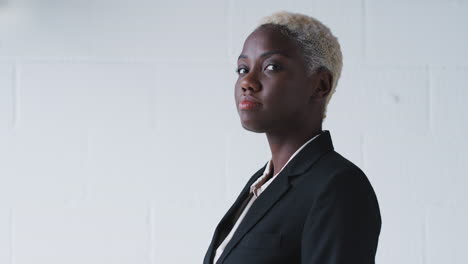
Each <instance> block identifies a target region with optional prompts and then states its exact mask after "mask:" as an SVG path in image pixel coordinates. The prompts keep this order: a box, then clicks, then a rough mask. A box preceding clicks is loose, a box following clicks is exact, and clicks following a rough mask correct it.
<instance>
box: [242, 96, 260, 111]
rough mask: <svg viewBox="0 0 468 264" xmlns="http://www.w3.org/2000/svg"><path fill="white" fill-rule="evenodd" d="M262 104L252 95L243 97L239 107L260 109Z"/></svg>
mask: <svg viewBox="0 0 468 264" xmlns="http://www.w3.org/2000/svg"><path fill="white" fill-rule="evenodd" d="M260 106H261V104H260V103H259V102H258V101H257V100H256V99H255V98H253V97H252V96H248V95H247V96H244V97H242V101H240V103H239V108H240V109H241V110H255V109H258V108H259V107H260Z"/></svg>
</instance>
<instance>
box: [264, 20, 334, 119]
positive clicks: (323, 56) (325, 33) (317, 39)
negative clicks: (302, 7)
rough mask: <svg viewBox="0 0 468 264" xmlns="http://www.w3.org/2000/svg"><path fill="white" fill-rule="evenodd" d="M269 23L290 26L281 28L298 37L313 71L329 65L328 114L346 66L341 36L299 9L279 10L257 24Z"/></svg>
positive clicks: (292, 36)
mask: <svg viewBox="0 0 468 264" xmlns="http://www.w3.org/2000/svg"><path fill="white" fill-rule="evenodd" d="M265 24H274V25H279V26H281V27H282V28H283V29H286V30H281V31H282V33H283V34H286V35H287V36H288V37H290V38H292V39H294V40H295V41H296V42H297V43H298V44H299V46H300V47H301V48H302V52H303V54H304V59H305V61H306V63H307V68H308V70H309V73H310V74H312V73H314V72H315V71H316V70H317V69H318V68H320V67H325V68H326V69H327V70H329V71H330V72H331V74H332V79H333V80H332V87H331V90H330V93H329V94H328V96H327V98H326V101H325V106H324V109H323V118H325V117H326V112H327V106H328V102H329V101H330V99H331V97H332V95H333V93H335V90H336V85H337V84H338V80H339V78H340V75H341V69H342V67H343V56H342V54H341V49H340V44H339V43H338V39H337V38H336V37H335V36H334V35H333V34H332V33H331V31H330V29H329V28H328V27H327V26H325V25H324V24H322V23H321V22H320V21H318V20H317V19H315V18H313V17H310V16H306V15H303V14H299V13H292V12H287V11H280V12H276V13H274V14H272V15H270V16H266V17H264V18H262V19H261V20H260V21H259V23H258V25H257V28H258V27H260V26H263V25H265Z"/></svg>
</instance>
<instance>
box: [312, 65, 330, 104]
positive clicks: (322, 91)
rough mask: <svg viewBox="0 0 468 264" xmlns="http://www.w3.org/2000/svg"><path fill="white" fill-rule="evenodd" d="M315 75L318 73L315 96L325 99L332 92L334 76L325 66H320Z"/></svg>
mask: <svg viewBox="0 0 468 264" xmlns="http://www.w3.org/2000/svg"><path fill="white" fill-rule="evenodd" d="M314 75H316V77H315V78H316V80H315V87H314V95H313V96H314V97H315V98H316V99H318V100H322V99H325V98H326V97H327V96H328V94H329V93H330V92H331V88H332V83H333V76H332V74H331V72H330V70H328V69H327V68H325V67H320V68H318V69H317V71H316V73H315V74H314Z"/></svg>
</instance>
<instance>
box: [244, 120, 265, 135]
mask: <svg viewBox="0 0 468 264" xmlns="http://www.w3.org/2000/svg"><path fill="white" fill-rule="evenodd" d="M241 124H242V127H243V128H244V129H245V130H248V131H250V132H254V133H265V131H266V130H265V128H264V127H263V126H262V125H261V124H259V123H256V122H248V121H242V120H241Z"/></svg>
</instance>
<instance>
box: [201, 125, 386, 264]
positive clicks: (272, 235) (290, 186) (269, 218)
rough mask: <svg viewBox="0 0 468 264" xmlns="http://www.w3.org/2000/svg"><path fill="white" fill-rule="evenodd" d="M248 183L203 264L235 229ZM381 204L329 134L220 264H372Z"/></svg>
mask: <svg viewBox="0 0 468 264" xmlns="http://www.w3.org/2000/svg"><path fill="white" fill-rule="evenodd" d="M265 167H266V164H265V165H264V166H263V167H262V168H260V169H259V170H258V171H257V172H256V173H255V174H254V175H253V176H252V177H251V178H250V179H249V181H248V182H247V184H246V185H245V187H244V188H243V189H242V191H241V193H240V195H239V196H238V197H237V199H236V201H235V202H234V204H233V205H232V206H231V208H230V209H229V210H228V212H227V213H226V214H225V215H224V217H223V218H222V219H221V221H220V222H219V224H218V225H217V227H216V229H215V231H214V235H213V238H212V240H211V243H210V245H209V248H208V250H207V252H206V254H205V258H204V260H203V264H212V263H213V257H214V253H215V251H216V248H217V247H218V245H219V244H220V243H221V242H222V241H223V239H224V238H225V237H226V235H227V234H228V233H229V231H230V230H231V228H232V226H233V225H234V222H235V217H234V216H235V215H236V214H238V212H239V210H240V209H241V206H242V204H243V203H245V201H246V198H248V196H249V191H250V185H251V184H252V183H253V182H254V181H255V180H256V179H257V178H258V177H260V176H261V175H262V173H263V170H264V169H265ZM381 223H382V222H381V216H380V209H379V204H378V201H377V198H376V195H375V193H374V190H373V188H372V186H371V184H370V182H369V180H368V178H367V176H366V175H365V174H364V172H363V171H362V170H361V169H360V168H359V167H357V166H356V165H355V164H353V163H352V162H351V161H349V160H347V159H346V158H344V157H343V156H342V155H340V154H339V153H337V152H336V151H335V150H334V148H333V143H332V140H331V136H330V132H329V131H328V130H324V131H322V134H321V135H320V136H319V137H317V138H316V139H314V140H313V141H311V142H310V143H309V144H307V145H306V146H305V147H304V148H303V149H302V150H301V151H300V152H299V153H297V155H296V156H295V157H294V158H293V159H292V160H291V161H290V162H289V163H288V164H287V165H286V167H284V169H283V170H282V171H281V172H280V173H279V174H278V175H277V176H276V178H275V179H274V180H273V182H271V184H270V185H269V186H268V188H267V189H266V190H265V191H264V192H263V193H262V194H261V195H260V196H259V197H258V198H257V200H256V201H255V202H254V203H253V204H252V206H251V207H250V210H249V211H248V212H247V214H246V215H245V217H244V219H243V221H242V222H241V223H240V225H239V227H238V229H237V230H236V232H235V233H234V235H233V237H232V239H231V240H230V242H229V243H228V244H227V245H226V248H225V249H224V251H223V254H222V255H221V256H220V258H219V259H218V261H217V262H216V264H221V263H222V264H275V263H277V264H280V263H281V264H295V263H303V264H305V263H307V264H344V263H347V264H371V263H372V264H373V263H375V254H376V250H377V243H378V238H379V234H380V229H381Z"/></svg>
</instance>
